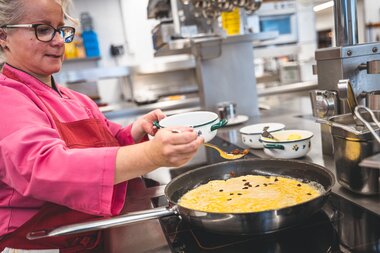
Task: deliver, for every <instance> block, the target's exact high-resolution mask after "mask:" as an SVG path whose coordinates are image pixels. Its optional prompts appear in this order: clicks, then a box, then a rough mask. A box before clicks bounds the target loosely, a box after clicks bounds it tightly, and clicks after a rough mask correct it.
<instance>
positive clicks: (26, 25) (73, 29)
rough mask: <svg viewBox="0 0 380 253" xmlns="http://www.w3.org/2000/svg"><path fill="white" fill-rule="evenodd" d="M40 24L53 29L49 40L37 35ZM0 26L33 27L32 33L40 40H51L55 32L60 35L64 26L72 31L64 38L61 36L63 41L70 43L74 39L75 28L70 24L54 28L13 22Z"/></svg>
mask: <svg viewBox="0 0 380 253" xmlns="http://www.w3.org/2000/svg"><path fill="white" fill-rule="evenodd" d="M41 25H45V26H49V27H51V28H52V29H53V30H54V33H52V35H51V38H50V39H49V40H41V39H40V38H39V37H38V33H37V28H38V27H39V26H41ZM1 28H33V29H34V34H35V36H36V38H37V40H39V41H42V42H50V41H52V40H53V38H54V36H55V34H56V33H58V34H60V35H62V34H64V33H63V30H62V29H66V28H69V29H71V30H72V33H71V35H69V36H68V37H66V38H65V37H62V38H63V40H64V42H65V43H71V42H72V41H73V40H74V36H75V28H74V27H72V26H60V27H58V28H57V29H56V28H54V27H53V26H51V25H48V24H14V25H3V26H1Z"/></svg>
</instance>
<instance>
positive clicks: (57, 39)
mask: <svg viewBox="0 0 380 253" xmlns="http://www.w3.org/2000/svg"><path fill="white" fill-rule="evenodd" d="M51 41H52V42H53V43H54V44H56V45H63V44H65V40H64V38H63V37H62V36H61V35H60V34H59V33H58V32H56V33H55V34H54V37H53V39H52V40H51Z"/></svg>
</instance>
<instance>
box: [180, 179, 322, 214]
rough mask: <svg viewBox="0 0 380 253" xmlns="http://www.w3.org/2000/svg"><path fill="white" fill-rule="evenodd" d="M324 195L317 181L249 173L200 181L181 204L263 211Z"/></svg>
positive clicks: (229, 210)
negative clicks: (302, 180) (309, 181)
mask: <svg viewBox="0 0 380 253" xmlns="http://www.w3.org/2000/svg"><path fill="white" fill-rule="evenodd" d="M315 184H316V183H315ZM320 195H321V190H320V189H319V188H318V187H316V186H315V185H314V184H311V183H303V182H301V181H300V180H297V179H293V178H288V177H280V176H260V175H246V176H240V177H233V178H230V179H228V180H212V181H210V182H208V183H207V184H204V185H200V186H199V187H197V188H195V189H193V190H191V191H189V192H187V193H186V194H184V195H183V196H182V197H181V198H180V200H179V202H178V204H179V205H180V206H182V207H186V208H189V209H193V210H199V211H204V212H218V213H244V212H260V211H265V210H275V209H280V208H284V207H288V206H293V205H297V204H299V203H302V202H305V201H308V200H310V199H313V198H316V197H318V196H320Z"/></svg>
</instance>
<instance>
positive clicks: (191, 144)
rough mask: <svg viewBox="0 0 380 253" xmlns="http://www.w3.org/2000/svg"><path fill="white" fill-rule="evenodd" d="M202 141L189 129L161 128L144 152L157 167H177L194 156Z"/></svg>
mask: <svg viewBox="0 0 380 253" xmlns="http://www.w3.org/2000/svg"><path fill="white" fill-rule="evenodd" d="M203 141H204V140H203V138H202V137H199V136H198V135H197V133H196V132H195V131H194V130H193V129H192V128H189V127H176V128H169V127H168V128H161V129H159V130H158V131H157V133H156V135H155V137H154V138H153V139H152V140H151V141H149V142H148V143H147V144H148V145H146V146H145V149H144V151H145V154H146V155H147V157H149V159H150V161H151V162H152V163H154V165H156V166H157V167H164V166H165V167H178V166H181V165H184V164H185V163H187V162H188V161H189V160H190V159H191V158H192V157H193V156H194V155H195V153H196V152H197V150H198V148H199V146H200V145H202V143H203Z"/></svg>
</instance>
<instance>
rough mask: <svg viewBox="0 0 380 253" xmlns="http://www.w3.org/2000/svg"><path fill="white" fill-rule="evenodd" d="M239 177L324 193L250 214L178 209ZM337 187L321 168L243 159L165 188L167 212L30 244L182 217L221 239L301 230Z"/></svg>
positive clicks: (109, 221) (63, 230)
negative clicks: (202, 190) (287, 181)
mask: <svg viewBox="0 0 380 253" xmlns="http://www.w3.org/2000/svg"><path fill="white" fill-rule="evenodd" d="M243 175H266V176H269V175H279V176H287V177H293V178H297V179H302V180H306V181H314V182H317V183H319V184H321V185H322V186H323V188H324V190H325V192H324V193H323V194H321V195H320V196H319V197H317V198H314V199H312V200H309V201H307V202H304V203H301V204H298V205H294V206H290V207H285V208H281V209H277V210H269V211H262V212H252V213H208V212H203V211H197V210H193V209H188V208H184V207H181V206H179V205H177V203H178V200H179V199H180V198H181V197H182V196H183V195H184V194H185V193H186V192H188V191H189V190H191V189H193V188H195V187H197V186H199V185H201V184H205V183H207V182H209V181H210V180H216V179H228V178H231V177H234V176H243ZM334 183H335V179H334V175H333V174H332V173H331V172H330V171H329V170H327V169H326V168H324V167H321V166H319V165H316V164H311V163H306V162H302V161H292V160H283V159H246V160H237V161H232V162H231V161H230V162H222V163H217V164H213V165H209V166H205V167H201V168H198V169H195V170H192V171H189V172H187V173H184V174H182V175H180V176H178V177H176V178H174V179H173V180H172V181H171V182H170V183H169V184H168V185H167V186H166V188H165V195H166V197H167V199H168V202H169V206H167V207H160V208H155V209H151V210H146V211H142V212H134V213H129V214H125V215H121V216H117V217H113V218H106V219H101V220H97V221H92V222H85V223H81V224H74V225H67V226H63V227H60V228H56V229H54V230H51V231H45V230H44V231H37V232H32V233H30V234H29V235H28V238H29V239H38V238H43V237H50V236H58V235H65V234H73V233H79V232H87V231H92V230H99V229H104V228H110V227H117V226H122V225H125V224H129V223H135V222H139V221H144V220H150V219H155V218H160V217H164V216H169V215H180V216H181V217H182V219H184V220H186V221H188V222H190V224H191V225H193V226H196V227H199V228H201V229H204V230H207V231H211V232H215V233H223V234H239V235H241V234H265V233H271V232H275V231H278V230H280V229H284V228H287V227H290V226H294V225H296V224H299V223H301V222H303V221H305V220H306V219H308V218H310V217H311V216H312V215H313V214H314V213H316V212H318V211H319V210H320V209H321V208H322V206H323V205H324V204H325V202H326V201H327V198H328V196H329V194H330V192H331V188H332V186H333V185H334Z"/></svg>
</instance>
